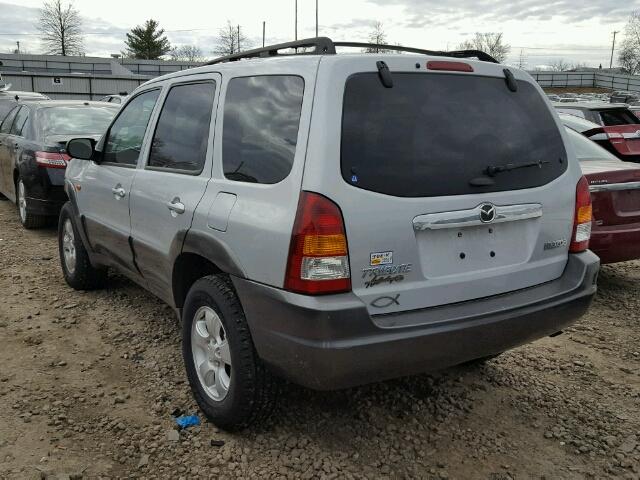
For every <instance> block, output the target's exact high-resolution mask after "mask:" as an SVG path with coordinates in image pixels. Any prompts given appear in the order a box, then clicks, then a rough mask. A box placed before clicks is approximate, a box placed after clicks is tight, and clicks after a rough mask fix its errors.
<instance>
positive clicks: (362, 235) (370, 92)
mask: <svg viewBox="0 0 640 480" xmlns="http://www.w3.org/2000/svg"><path fill="white" fill-rule="evenodd" d="M373 57H376V58H373ZM397 57H400V58H397ZM402 57H405V58H402ZM384 58H385V61H386V62H387V63H388V66H389V70H390V72H391V76H392V79H393V86H392V87H391V88H387V87H385V86H384V85H383V84H382V82H381V75H380V74H379V73H378V71H376V63H375V62H376V60H377V56H374V55H372V56H371V59H368V58H360V57H356V58H349V59H348V60H344V59H339V58H338V59H327V60H325V59H323V60H322V61H323V62H326V63H327V64H329V65H328V66H327V67H326V68H325V69H324V70H323V69H322V68H321V71H320V73H319V80H318V88H319V89H320V91H321V92H322V91H324V92H325V94H326V95H327V98H335V92H336V91H339V92H344V97H343V99H342V100H343V101H342V104H340V102H323V103H322V105H320V106H319V107H317V108H316V106H314V118H315V119H316V121H318V120H317V119H318V118H320V119H324V121H325V123H323V124H322V127H319V129H321V131H322V134H320V135H312V137H311V138H310V144H309V149H308V152H309V153H308V154H307V155H308V157H307V166H306V167H305V176H304V182H303V188H304V189H305V190H315V191H318V192H320V193H322V194H324V195H326V196H328V197H329V198H331V199H332V200H334V201H335V202H336V203H337V204H338V205H339V206H340V208H341V210H342V214H343V216H344V221H345V226H346V232H347V241H348V248H349V255H350V265H351V277H352V288H353V292H354V293H355V294H356V295H358V296H359V297H360V298H361V299H362V300H363V301H364V303H365V304H366V305H367V306H368V308H369V312H370V313H372V314H385V315H388V314H392V313H397V312H402V311H408V310H415V309H422V308H429V307H437V306H440V305H446V304H451V303H457V302H464V301H469V300H473V299H477V298H482V297H487V296H492V295H499V294H503V293H507V292H510V291H514V290H519V289H523V288H527V287H531V286H533V285H537V284H540V283H544V282H548V281H551V280H554V279H556V278H558V277H559V276H560V275H561V274H562V272H563V270H564V267H565V264H566V261H567V255H568V243H570V237H571V230H572V222H573V210H574V201H575V187H576V183H577V179H578V177H579V171H578V170H579V169H578V167H577V163H575V162H571V165H568V158H567V152H566V150H565V147H564V142H563V137H562V134H561V133H560V129H559V126H558V123H557V121H556V119H555V118H554V116H553V115H552V113H551V112H550V109H549V107H548V106H547V102H546V101H545V99H544V98H543V96H542V95H543V94H542V93H541V91H540V90H539V88H538V87H537V86H536V85H534V84H533V82H532V81H530V80H529V78H530V77H528V76H526V74H524V73H522V72H514V74H515V75H516V78H517V79H518V80H517V85H518V89H517V91H516V92H512V91H510V90H509V88H508V87H507V82H506V81H505V77H504V73H503V68H504V67H502V66H498V65H494V64H485V63H482V62H471V61H470V62H466V63H467V64H468V65H470V66H472V68H473V70H474V71H473V72H464V73H462V72H455V73H454V72H442V71H439V72H435V71H430V70H428V69H427V68H425V67H426V63H427V59H426V58H424V59H423V58H422V57H410V56H404V55H397V56H385V57H384ZM329 67H330V68H329ZM372 67H373V68H372ZM336 82H337V84H336ZM320 94H322V93H320ZM332 103H337V104H338V106H337V107H338V108H334V107H333V106H332ZM316 105H317V104H316ZM312 132H313V129H312ZM334 137H335V138H337V139H339V140H338V141H335V140H334ZM328 159H329V160H328ZM332 167H335V168H336V170H335V171H332V170H331V168H332ZM492 167H493V168H492ZM513 167H516V168H513ZM501 169H503V170H504V171H500V170H501ZM568 169H569V170H570V173H569V174H565V172H567V170H568ZM488 170H492V172H493V174H494V175H493V176H491V175H489V174H488ZM336 174H337V175H336ZM385 323H386V324H388V322H385Z"/></svg>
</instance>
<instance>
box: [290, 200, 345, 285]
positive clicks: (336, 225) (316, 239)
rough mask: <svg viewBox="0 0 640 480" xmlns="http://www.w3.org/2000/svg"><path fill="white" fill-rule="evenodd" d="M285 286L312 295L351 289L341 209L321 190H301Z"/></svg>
mask: <svg viewBox="0 0 640 480" xmlns="http://www.w3.org/2000/svg"><path fill="white" fill-rule="evenodd" d="M284 288H285V289H287V290H291V291H294V292H299V293H305V294H309V295H318V294H327V293H341V292H348V291H350V290H351V276H350V273H349V252H348V248H347V237H346V234H345V228H344V221H343V219H342V213H341V212H340V209H339V208H338V206H337V205H336V204H335V203H333V202H332V201H331V200H329V199H328V198H326V197H323V196H322V195H320V194H317V193H311V192H302V195H301V196H300V201H299V203H298V211H297V213H296V220H295V223H294V224H293V231H292V233H291V245H290V247H289V258H288V261H287V271H286V274H285V280H284Z"/></svg>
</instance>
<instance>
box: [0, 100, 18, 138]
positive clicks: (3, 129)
mask: <svg viewBox="0 0 640 480" xmlns="http://www.w3.org/2000/svg"><path fill="white" fill-rule="evenodd" d="M18 110H20V107H19V106H17V107H14V108H13V110H11V111H10V112H9V114H8V115H7V116H6V117H5V119H4V120H3V121H2V125H0V133H9V131H10V130H11V125H13V119H14V118H15V117H16V114H17V113H18Z"/></svg>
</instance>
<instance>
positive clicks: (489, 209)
mask: <svg viewBox="0 0 640 480" xmlns="http://www.w3.org/2000/svg"><path fill="white" fill-rule="evenodd" d="M495 219H496V207H495V205H491V204H490V203H485V204H484V205H482V206H481V207H480V221H481V222H482V223H491V222H493V221H494V220H495Z"/></svg>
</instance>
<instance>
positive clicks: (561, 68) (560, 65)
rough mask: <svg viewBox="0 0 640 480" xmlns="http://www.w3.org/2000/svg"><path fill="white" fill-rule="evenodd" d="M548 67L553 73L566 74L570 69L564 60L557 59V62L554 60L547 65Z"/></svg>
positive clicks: (569, 65)
mask: <svg viewBox="0 0 640 480" xmlns="http://www.w3.org/2000/svg"><path fill="white" fill-rule="evenodd" d="M549 66H550V67H551V70H553V71H554V72H566V71H567V70H570V69H571V64H570V63H569V62H567V61H566V60H565V59H564V58H559V59H557V60H554V61H553V62H551V63H550V64H549Z"/></svg>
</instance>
